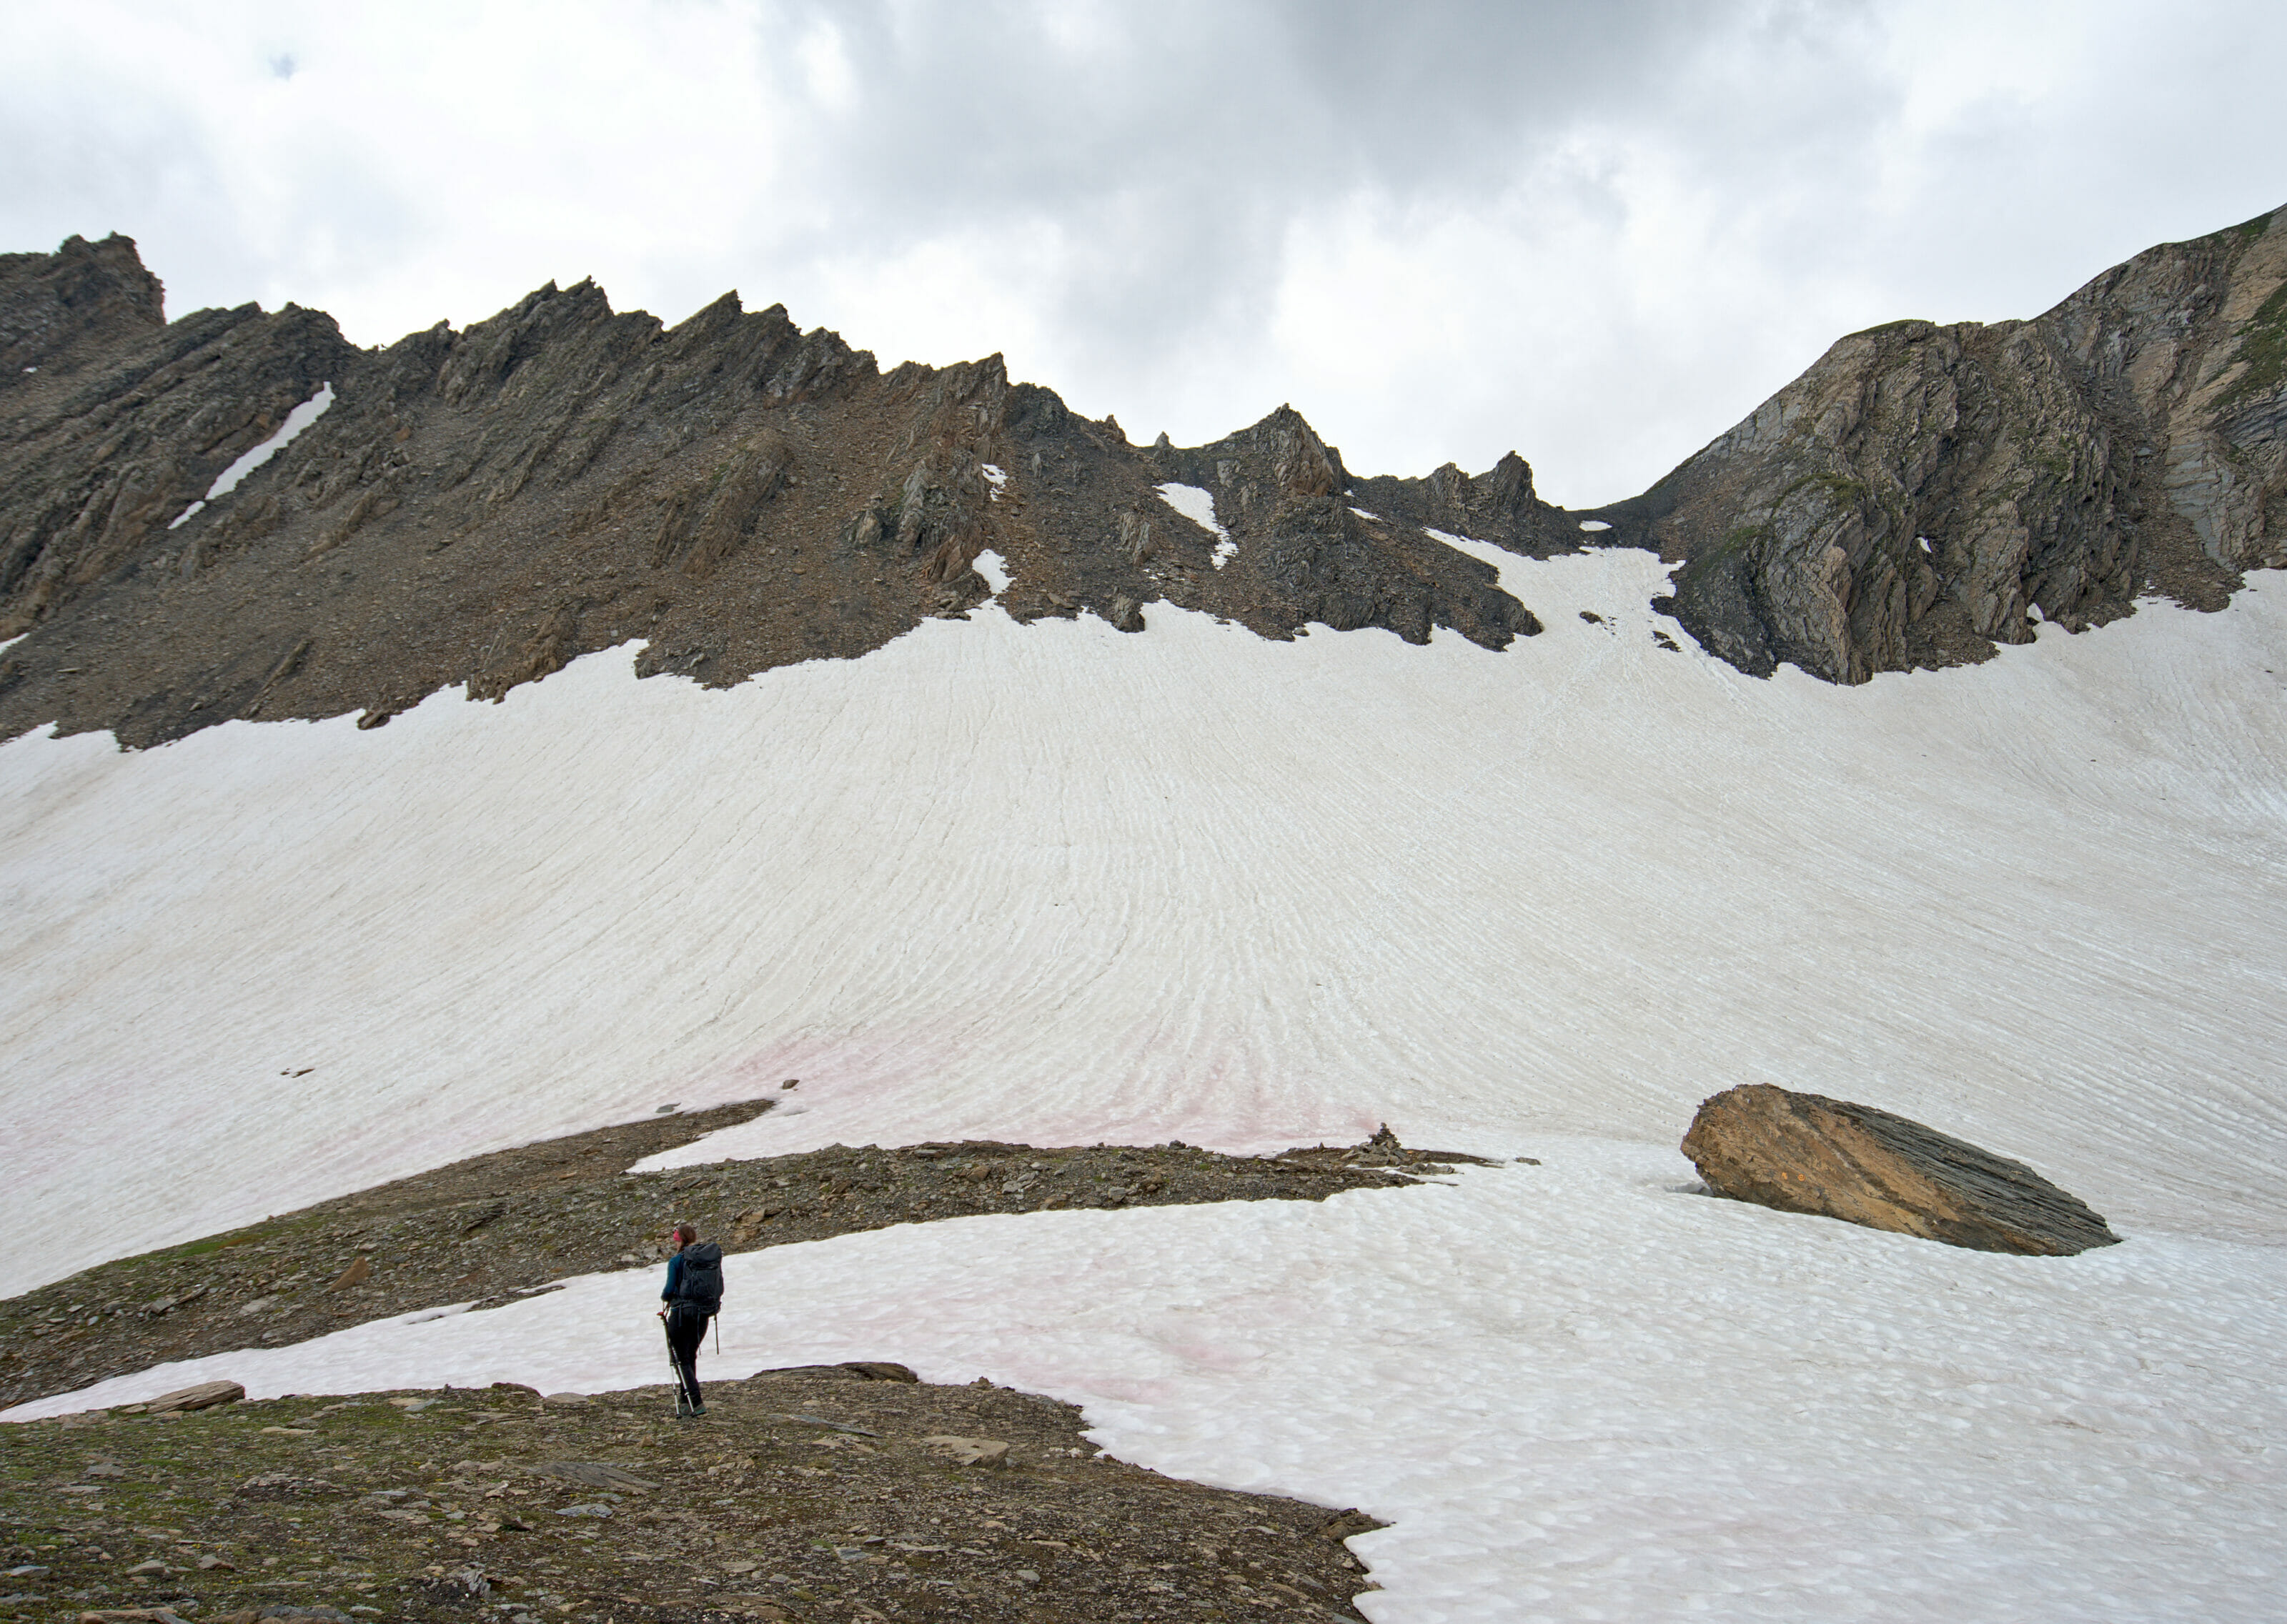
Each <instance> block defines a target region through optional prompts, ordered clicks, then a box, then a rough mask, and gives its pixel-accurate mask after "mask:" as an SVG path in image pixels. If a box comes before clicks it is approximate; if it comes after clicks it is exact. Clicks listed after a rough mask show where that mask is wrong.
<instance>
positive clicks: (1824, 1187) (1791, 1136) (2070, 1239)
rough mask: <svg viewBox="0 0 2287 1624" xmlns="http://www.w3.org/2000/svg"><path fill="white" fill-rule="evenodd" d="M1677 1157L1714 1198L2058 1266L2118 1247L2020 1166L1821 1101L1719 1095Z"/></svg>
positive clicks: (1774, 1092) (1696, 1120) (2077, 1206)
mask: <svg viewBox="0 0 2287 1624" xmlns="http://www.w3.org/2000/svg"><path fill="white" fill-rule="evenodd" d="M1683 1154H1684V1155H1687V1156H1689V1157H1690V1158H1691V1162H1692V1164H1693V1165H1694V1166H1696V1167H1697V1168H1698V1170H1699V1176H1700V1177H1701V1178H1702V1179H1705V1180H1706V1182H1707V1186H1708V1188H1710V1189H1711V1190H1713V1191H1714V1192H1715V1193H1716V1194H1719V1195H1729V1196H1731V1197H1733V1198H1735V1199H1737V1200H1739V1201H1751V1202H1757V1203H1759V1204H1761V1205H1762V1206H1766V1207H1776V1208H1777V1209H1778V1210H1780V1211H1782V1212H1808V1213H1815V1214H1817V1215H1819V1216H1822V1217H1825V1218H1844V1219H1847V1220H1848V1221H1849V1222H1850V1223H1853V1224H1864V1225H1866V1226H1869V1227H1871V1228H1874V1229H1888V1230H1895V1231H1896V1232H1898V1233H1900V1234H1910V1235H1920V1236H1922V1237H1924V1238H1925V1239H1927V1240H1932V1241H1943V1242H1946V1243H1947V1244H1949V1245H1951V1246H1962V1247H1968V1248H1971V1249H1973V1250H1977V1251H1985V1252H2024V1253H2033V1254H2038V1255H2040V1256H2045V1257H2061V1256H2066V1255H2069V1254H2071V1253H2074V1252H2080V1251H2085V1250H2088V1249H2089V1248H2090V1247H2093V1246H2109V1245H2111V1244H2113V1243H2114V1242H2117V1241H2118V1240H2119V1238H2120V1237H2119V1236H2117V1235H2116V1234H2113V1233H2112V1231H2111V1230H2110V1229H2109V1228H2108V1227H2107V1226H2106V1225H2105V1221H2104V1219H2103V1218H2101V1217H2099V1216H2098V1215H2097V1214H2096V1213H2094V1212H2092V1211H2090V1210H2089V1209H2088V1208H2087V1207H2086V1206H2085V1205H2084V1204H2083V1203H2082V1202H2079V1201H2078V1200H2077V1199H2075V1198H2074V1197H2073V1196H2071V1195H2069V1194H2066V1193H2065V1192H2064V1191H2062V1190H2061V1189H2059V1188H2057V1186H2054V1185H2053V1184H2051V1183H2050V1182H2049V1181H2048V1180H2047V1179H2044V1178H2042V1177H2041V1176H2040V1175H2039V1174H2038V1173H2037V1172H2035V1171H2033V1170H2032V1169H2031V1168H2030V1167H2027V1166H2026V1165H2025V1164H2024V1163H2022V1162H2012V1161H2009V1160H2008V1159H2007V1158H2006V1157H2003V1156H1998V1155H1994V1154H1993V1153H1992V1152H1991V1151H1989V1150H1981V1149H1979V1148H1978V1147H1976V1146H1974V1145H1971V1144H1967V1143H1965V1142H1963V1141H1962V1140H1960V1139H1953V1138H1951V1137H1949V1136H1948V1135H1946V1134H1943V1133H1940V1132H1938V1131H1936V1130H1935V1129H1934V1128H1926V1127H1924V1126H1923V1125H1922V1124H1921V1123H1918V1122H1911V1121H1909V1120H1907V1119H1906V1118H1905V1117H1903V1116H1892V1115H1891V1114H1890V1113H1889V1112H1887V1111H1879V1110H1876V1109H1875V1108H1873V1107H1872V1106H1864V1105H1852V1104H1849V1103H1848V1102H1847V1101H1845V1100H1829V1099H1827V1098H1825V1097H1824V1095H1821V1094H1798V1093H1792V1092H1789V1091H1787V1090H1785V1089H1783V1088H1774V1087H1771V1086H1769V1084H1753V1085H1751V1086H1748V1087H1744V1088H1733V1089H1726V1090H1725V1091H1724V1092H1721V1093H1720V1094H1717V1095H1715V1096H1713V1098H1711V1099H1709V1100H1705V1102H1703V1103H1702V1104H1701V1106H1700V1108H1699V1113H1698V1115H1697V1116H1695V1117H1693V1118H1692V1122H1691V1130H1690V1132H1688V1133H1687V1134H1685V1135H1684V1139H1683Z"/></svg>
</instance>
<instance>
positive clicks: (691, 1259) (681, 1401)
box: [659, 1224, 723, 1421]
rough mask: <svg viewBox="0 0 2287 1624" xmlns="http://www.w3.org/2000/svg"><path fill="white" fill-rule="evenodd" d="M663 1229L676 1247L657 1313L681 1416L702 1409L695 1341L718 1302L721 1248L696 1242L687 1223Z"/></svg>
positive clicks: (720, 1295) (704, 1332)
mask: <svg viewBox="0 0 2287 1624" xmlns="http://www.w3.org/2000/svg"><path fill="white" fill-rule="evenodd" d="M667 1234H668V1239H669V1240H670V1241H672V1242H675V1248H676V1251H675V1256H674V1257H670V1258H669V1259H668V1260H667V1286H666V1288H665V1289H663V1290H661V1292H660V1294H659V1296H660V1300H661V1302H663V1303H665V1304H666V1305H667V1306H666V1307H664V1308H662V1309H661V1310H660V1311H659V1317H660V1319H661V1320H662V1321H664V1322H665V1324H666V1326H667V1360H668V1363H669V1364H670V1365H672V1366H673V1367H674V1368H675V1388H676V1392H675V1415H676V1419H677V1420H678V1421H684V1420H688V1419H690V1418H691V1417H692V1416H697V1415H705V1414H706V1413H707V1406H706V1405H705V1404H703V1403H701V1402H700V1398H699V1344H700V1342H702V1341H704V1340H705V1339H706V1336H707V1321H708V1320H711V1319H713V1318H714V1317H715V1314H716V1310H718V1309H720V1308H721V1307H722V1306H723V1249H722V1248H721V1247H719V1246H717V1245H716V1244H715V1242H712V1241H706V1242H702V1241H700V1238H699V1232H698V1231H697V1230H695V1229H693V1228H692V1226H690V1225H688V1224H677V1226H675V1227H674V1228H673V1229H670V1230H669V1231H668V1232H667Z"/></svg>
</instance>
